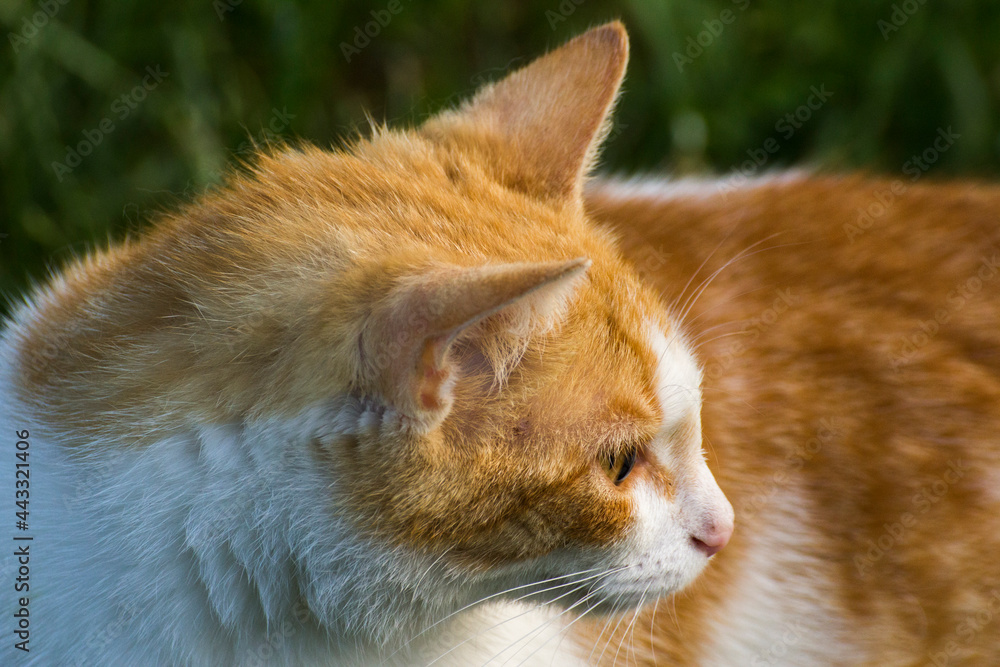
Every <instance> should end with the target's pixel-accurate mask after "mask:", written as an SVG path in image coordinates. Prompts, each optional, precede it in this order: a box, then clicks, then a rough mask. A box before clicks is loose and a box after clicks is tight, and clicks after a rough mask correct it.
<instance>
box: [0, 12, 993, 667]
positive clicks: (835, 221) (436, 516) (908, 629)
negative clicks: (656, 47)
mask: <svg viewBox="0 0 1000 667" xmlns="http://www.w3.org/2000/svg"><path fill="white" fill-rule="evenodd" d="M627 52H628V46H627V38H626V35H625V32H624V29H623V27H622V26H621V25H620V24H618V23H612V24H609V25H606V26H603V27H600V28H596V29H594V30H591V31H590V32H587V33H585V34H584V35H582V36H580V37H578V38H576V39H574V40H572V41H571V42H569V43H567V44H566V45H564V46H563V47H561V48H560V49H557V50H555V51H553V52H552V53H550V54H548V55H546V56H544V57H542V58H540V59H539V60H536V61H535V62H534V63H532V64H530V65H529V66H527V67H525V68H523V69H521V70H519V71H517V72H515V73H513V74H511V75H510V76H508V77H507V78H506V79H504V80H502V81H501V82H499V83H497V84H494V85H492V86H488V87H486V88H485V89H483V90H482V91H481V92H480V93H479V94H478V95H476V96H475V97H474V98H473V99H472V100H470V101H469V102H468V103H466V104H465V105H463V106H462V107H461V108H459V109H457V110H455V111H451V112H446V113H444V114H441V115H440V116H438V117H436V118H433V119H431V120H430V121H429V122H427V123H426V124H424V125H423V126H421V127H419V128H417V129H415V130H404V131H400V130H382V129H380V130H377V131H376V132H375V133H374V135H373V136H372V137H371V138H370V139H366V140H359V141H357V142H355V143H354V144H353V145H351V146H350V147H349V148H347V149H345V150H343V151H338V152H327V151H320V150H317V149H312V148H304V149H301V150H298V151H287V152H284V153H280V154H275V155H262V156H260V157H259V159H258V161H257V163H256V166H255V168H254V170H253V172H252V173H249V174H245V175H234V176H232V177H231V179H230V181H229V183H228V185H227V186H226V187H225V188H222V189H220V190H219V191H217V192H214V193H211V194H208V195H206V196H204V197H202V198H201V199H200V200H199V201H197V202H195V203H193V204H192V205H190V206H189V207H187V208H185V209H183V210H181V211H179V212H177V213H175V214H173V215H170V216H165V217H164V218H163V219H161V220H159V221H157V223H156V225H155V226H154V227H153V229H152V230H151V231H150V232H149V233H147V234H146V235H144V236H143V237H142V238H140V239H137V240H133V241H130V242H128V243H125V244H122V245H119V246H115V247H113V248H110V249H109V250H107V251H105V252H102V253H98V254H95V255H93V256H91V257H88V258H87V259H85V260H82V261H80V262H78V263H77V264H75V265H73V266H70V267H68V268H67V269H65V270H64V271H63V272H62V273H61V274H60V275H59V276H57V277H56V278H54V279H53V280H52V281H51V282H50V283H49V284H48V285H47V286H45V287H42V288H39V289H38V290H37V291H36V292H35V293H34V294H32V295H31V296H30V298H29V300H28V301H27V303H25V305H24V306H23V307H21V308H20V309H19V310H18V311H17V312H16V313H15V315H14V317H13V319H12V321H11V322H9V323H8V325H7V327H6V329H5V331H4V333H3V337H2V340H0V394H2V395H3V399H2V401H0V406H2V407H0V423H2V425H3V428H4V433H6V434H7V438H8V440H9V441H10V442H12V443H14V444H13V445H12V447H11V449H10V451H11V452H12V455H13V453H14V452H15V451H16V452H17V453H18V454H24V456H23V457H22V458H18V459H17V461H16V463H19V464H24V465H23V466H22V467H20V468H17V470H19V471H21V470H23V471H24V472H25V474H24V475H23V476H24V477H25V480H23V481H30V489H29V484H21V483H20V481H18V482H17V483H16V484H15V475H14V474H9V473H8V474H5V475H3V476H2V479H3V482H2V485H3V488H2V489H0V493H2V494H3V497H4V498H8V499H12V498H15V494H16V493H17V492H18V491H25V492H26V493H25V494H23V496H17V497H18V498H22V499H23V500H25V507H28V506H29V505H28V504H27V503H28V502H30V514H27V510H25V512H26V514H25V516H26V519H25V527H24V528H17V529H15V528H14V527H13V524H12V522H8V524H6V525H7V526H8V531H12V532H13V533H14V534H13V537H15V538H31V539H30V540H29V539H21V540H19V541H16V542H11V541H8V544H13V545H15V547H16V548H17V549H22V550H23V551H22V553H24V554H25V555H24V556H17V557H15V558H13V559H12V558H10V557H6V558H5V559H4V560H3V568H4V570H3V572H2V573H0V574H2V575H3V577H4V581H5V582H14V581H15V580H17V579H19V578H23V579H24V581H23V582H19V585H23V586H24V589H23V590H21V589H18V590H19V591H20V592H18V593H17V597H16V599H15V596H14V594H12V593H10V594H8V595H7V596H5V597H4V598H3V602H2V605H3V609H4V610H5V616H6V618H7V619H8V620H9V621H10V620H11V619H13V621H14V622H13V623H11V626H9V627H13V629H14V634H13V635H8V640H7V641H6V642H5V643H4V645H3V648H2V649H0V651H2V653H0V655H2V656H3V663H4V664H5V665H6V664H38V665H51V664H60V665H61V664H83V665H91V664H101V665H105V664H109V665H111V664H122V665H146V664H158V665H159V664H163V665H272V664H273V665H303V664H316V665H320V664H322V665H338V666H340V665H346V666H353V665H429V664H434V665H472V664H487V663H489V664H502V663H504V662H509V663H510V664H528V665H566V666H570V665H588V664H590V665H593V664H604V665H612V664H664V665H665V664H691V665H694V664H706V665H730V664H734V665H735V664H740V665H742V664H753V665H757V664H790V665H803V664H864V663H867V664H926V663H928V662H933V663H934V664H962V663H975V662H976V661H977V660H979V661H980V663H979V664H983V663H982V661H983V660H985V661H986V663H987V664H988V663H989V662H990V661H991V659H994V660H995V659H996V658H997V657H998V656H1000V644H998V640H997V639H996V637H997V636H998V634H997V632H996V631H995V630H996V627H1000V619H997V621H996V622H997V623H998V625H997V626H996V627H994V626H991V625H990V624H991V623H992V622H993V618H992V616H993V615H994V614H995V613H997V612H998V611H1000V604H994V602H993V601H994V600H995V599H1000V598H998V593H997V590H998V587H1000V565H998V564H997V559H995V558H993V557H992V556H991V554H992V553H993V551H994V549H993V548H995V547H996V546H998V545H997V542H998V541H1000V538H997V537H996V534H997V530H996V528H997V526H996V524H997V523H1000V521H998V519H997V518H996V514H997V513H996V510H997V506H998V501H1000V498H998V497H997V488H998V483H1000V475H998V471H1000V465H998V463H1000V462H998V461H997V458H998V457H997V452H998V448H997V446H996V445H995V444H994V442H993V440H995V437H996V436H995V434H996V433H998V432H1000V430H998V429H997V428H996V427H997V426H998V424H997V423H996V422H997V420H998V419H1000V417H998V415H997V414H995V413H997V412H998V411H997V409H996V406H997V405H998V401H997V395H998V392H1000V388H998V385H997V382H996V374H997V373H996V370H997V366H998V363H1000V358H998V355H997V352H996V350H997V347H996V344H997V340H996V338H997V337H1000V327H997V324H998V322H997V318H998V313H997V309H996V308H991V307H990V305H991V303H995V300H991V292H990V289H992V287H991V283H990V282H989V281H990V280H992V279H993V278H992V276H993V275H994V274H995V272H996V267H995V265H994V258H993V255H992V253H993V250H992V244H994V243H997V242H1000V239H998V238H997V236H998V231H997V225H996V215H995V213H994V212H996V211H998V210H1000V206H998V204H1000V202H998V201H997V191H995V190H994V189H991V188H988V187H986V186H967V187H961V186H923V185H920V186H912V185H910V184H904V185H902V188H901V189H900V187H899V186H897V185H896V184H895V183H891V182H888V181H878V180H865V179H860V178H840V179H838V178H810V177H787V178H785V179H777V180H772V181H764V182H759V183H751V184H748V185H747V186H745V187H742V188H739V189H738V190H736V191H735V192H732V193H729V194H728V195H726V192H725V191H723V190H722V189H720V188H718V187H716V186H713V185H712V184H685V183H680V184H670V183H668V182H664V181H660V182H656V181H650V182H618V181H613V180H606V181H600V180H597V181H594V180H592V181H589V183H588V182H587V180H586V179H587V175H588V173H589V171H590V169H591V167H592V166H593V163H594V161H595V158H596V153H597V148H598V146H599V144H600V141H601V139H602V138H603V136H604V135H605V134H606V132H607V128H608V127H609V125H608V115H609V113H610V110H611V107H612V106H613V102H614V100H615V97H616V95H617V92H618V88H619V85H620V83H621V80H622V77H623V74H624V71H625V64H626V60H627ZM585 186H586V187H585ZM886 188H888V189H889V191H890V192H891V193H892V194H893V196H894V200H893V201H894V203H893V204H892V205H891V206H888V205H885V204H884V203H883V206H884V210H883V213H881V214H878V215H877V216H875V221H874V222H873V223H871V224H866V226H865V227H864V229H860V230H859V229H857V227H856V223H855V221H856V219H857V217H858V214H857V212H856V209H857V208H859V207H862V208H863V209H865V210H867V208H868V207H869V205H870V204H871V203H872V202H873V201H882V200H875V199H873V197H874V196H875V193H881V192H882V191H883V190H886ZM945 220H946V221H947V222H944V221H945ZM845 225H855V228H853V229H847V230H845V229H844V227H845ZM984 253H985V255H984ZM990 271H992V273H990ZM972 278H977V279H978V281H979V283H978V285H979V286H978V288H976V289H975V291H974V292H973V291H972V289H973V286H972V284H971V283H969V282H968V281H969V280H971V279H972ZM992 299H995V297H992ZM671 302H672V303H671ZM942 314H943V316H942V317H941V318H939V317H938V316H939V315H942ZM741 322H747V324H745V325H743V326H742V327H741V325H740V323H741ZM931 323H934V324H937V326H936V327H935V326H933V324H931ZM734 331H735V332H737V333H740V332H742V334H743V335H742V336H728V337H727V336H724V334H726V333H733V332H734ZM921 332H922V333H923V334H924V337H923V338H921V337H920V336H919V334H920V333H921ZM720 336H721V337H720ZM696 347H697V351H696ZM702 415H704V435H703V430H702ZM703 437H704V441H705V443H706V444H707V445H708V447H707V452H706V451H705V450H704V449H703V447H702V443H703ZM22 443H23V444H22ZM706 454H707V455H708V458H709V459H710V461H711V464H712V467H713V468H714V469H715V470H716V472H717V475H718V477H719V480H720V482H721V486H722V488H723V489H725V490H726V492H727V493H728V494H729V496H730V498H731V499H732V500H733V504H734V505H735V507H736V513H737V520H738V522H739V529H738V530H737V531H736V532H735V533H734V520H733V510H732V506H731V505H730V503H729V501H727V499H726V496H724V495H723V492H722V491H721V490H720V487H719V485H717V484H716V481H715V478H714V477H713V474H712V473H711V472H710V471H709V467H708V465H707V464H706ZM11 460H12V461H13V459H11ZM11 465H12V466H13V465H15V464H13V463H12V464H11ZM29 466H30V468H29ZM29 471H30V475H29V474H27V473H28V472H29ZM11 472H13V471H11ZM29 490H30V495H29V494H28V493H27V492H28V491H29ZM15 509H17V508H15ZM731 537H732V543H731V544H730V545H729V546H727V543H729V542H730V538H731ZM991 547H992V548H991ZM28 552H30V557H29V556H28V555H27V554H28ZM25 560H27V561H29V563H24V562H23V561H25ZM710 561H714V562H711V563H710ZM706 566H708V567H707V570H706ZM25 568H27V569H28V573H27V574H26V573H25ZM703 570H705V573H704V574H701V573H702V571H703ZM700 574H701V576H700V577H699V575H700ZM29 586H30V588H29ZM984 614H987V615H989V618H988V619H987V618H986V616H984ZM969 624H975V625H969ZM19 633H20V634H19Z"/></svg>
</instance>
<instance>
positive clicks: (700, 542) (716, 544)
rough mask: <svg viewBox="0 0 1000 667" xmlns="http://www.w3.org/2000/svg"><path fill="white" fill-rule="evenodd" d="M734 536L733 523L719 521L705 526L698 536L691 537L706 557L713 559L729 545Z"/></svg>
mask: <svg viewBox="0 0 1000 667" xmlns="http://www.w3.org/2000/svg"><path fill="white" fill-rule="evenodd" d="M732 536H733V522H732V521H725V520H724V519H722V520H717V521H713V522H711V523H708V524H707V525H706V526H703V527H702V529H701V530H699V531H698V533H697V534H693V535H691V541H692V542H693V543H694V545H695V546H696V547H697V548H698V549H699V550H700V551H701V552H702V553H704V554H705V555H706V556H708V557H712V556H714V555H715V554H717V553H719V552H720V551H721V550H722V547H724V546H726V545H727V544H729V538H731V537H732Z"/></svg>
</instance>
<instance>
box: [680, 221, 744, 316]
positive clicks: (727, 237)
mask: <svg viewBox="0 0 1000 667" xmlns="http://www.w3.org/2000/svg"><path fill="white" fill-rule="evenodd" d="M734 231H736V226H735V225H734V226H733V227H732V228H731V229H730V230H729V233H728V234H726V235H725V236H723V237H722V239H721V240H720V241H719V242H718V243H717V244H716V245H715V247H714V248H712V252H710V253H708V256H707V257H705V259H703V260H701V264H699V265H698V268H697V269H695V270H694V273H692V274H691V277H690V278H688V281H687V282H686V283H684V287H682V288H681V291H680V292H678V293H677V296H676V297H675V298H674V300H673V301H672V302H671V303H670V310H671V311H672V310H674V308H675V307H676V306H677V302H678V301H680V300H681V298H683V296H684V293H685V292H687V289H688V287H690V286H691V283H692V282H693V281H694V279H695V278H696V277H697V276H698V274H699V273H701V270H702V269H703V268H705V265H706V264H708V261H709V260H710V259H712V257H714V256H715V253H716V252H718V251H719V248H721V247H722V244H723V243H725V242H726V241H728V240H729V237H731V236H732V235H733V232H734Z"/></svg>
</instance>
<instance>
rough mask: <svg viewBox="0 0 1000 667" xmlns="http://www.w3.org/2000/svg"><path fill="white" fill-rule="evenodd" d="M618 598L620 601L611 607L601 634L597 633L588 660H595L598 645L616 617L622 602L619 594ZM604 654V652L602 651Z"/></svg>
mask: <svg viewBox="0 0 1000 667" xmlns="http://www.w3.org/2000/svg"><path fill="white" fill-rule="evenodd" d="M618 599H619V602H616V603H615V604H613V605H612V607H611V613H610V614H608V620H607V621H605V623H604V627H603V628H602V629H601V634H599V635H597V639H595V640H594V648H593V650H591V652H590V657H589V658H587V660H588V661H592V660H593V658H594V652H596V651H597V645H598V644H600V643H601V637H603V636H604V633H605V632H607V630H608V627H609V626H610V625H611V621H613V620H614V618H615V614H617V613H618V608H619V607H620V606H621V603H620V600H621V596H619V597H618ZM602 655H603V653H602Z"/></svg>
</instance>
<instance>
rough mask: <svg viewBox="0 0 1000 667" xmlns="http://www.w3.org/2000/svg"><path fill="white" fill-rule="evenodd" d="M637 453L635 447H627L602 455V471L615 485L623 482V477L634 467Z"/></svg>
mask: <svg viewBox="0 0 1000 667" xmlns="http://www.w3.org/2000/svg"><path fill="white" fill-rule="evenodd" d="M637 455H638V451H637V450H636V448H635V447H627V448H625V449H622V450H621V451H618V452H615V453H612V454H606V455H605V456H604V459H603V461H602V463H603V464H604V472H606V473H607V475H608V477H609V478H610V479H611V480H612V481H613V482H614V483H615V486H617V485H619V484H621V483H622V482H624V481H625V478H626V477H628V475H629V473H630V472H632V468H634V467H635V459H636V456H637Z"/></svg>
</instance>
